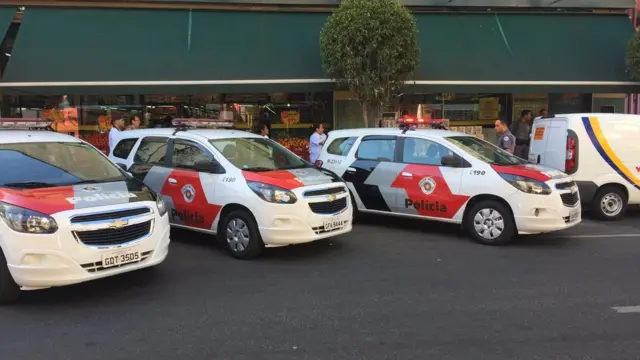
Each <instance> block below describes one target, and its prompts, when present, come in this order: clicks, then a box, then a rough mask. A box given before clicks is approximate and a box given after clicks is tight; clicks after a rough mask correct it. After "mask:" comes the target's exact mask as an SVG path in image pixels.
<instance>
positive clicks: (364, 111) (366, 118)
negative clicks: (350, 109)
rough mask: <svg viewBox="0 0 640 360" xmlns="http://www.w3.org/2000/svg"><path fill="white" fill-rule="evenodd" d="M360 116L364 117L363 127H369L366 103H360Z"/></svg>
mask: <svg viewBox="0 0 640 360" xmlns="http://www.w3.org/2000/svg"><path fill="white" fill-rule="evenodd" d="M362 118H363V119H364V127H369V121H368V118H369V114H368V111H367V104H365V103H362Z"/></svg>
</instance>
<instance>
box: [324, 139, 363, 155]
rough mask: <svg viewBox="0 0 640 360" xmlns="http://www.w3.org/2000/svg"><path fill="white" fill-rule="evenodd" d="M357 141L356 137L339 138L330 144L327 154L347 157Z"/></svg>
mask: <svg viewBox="0 0 640 360" xmlns="http://www.w3.org/2000/svg"><path fill="white" fill-rule="evenodd" d="M357 139H358V138H357V137H356V136H352V137H343V138H337V139H335V140H333V141H332V142H331V144H329V146H328V147H327V152H328V153H329V154H331V155H339V156H347V154H348V153H349V151H350V150H351V148H352V147H353V144H354V143H355V142H356V140H357Z"/></svg>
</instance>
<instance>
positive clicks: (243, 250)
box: [219, 210, 264, 260]
mask: <svg viewBox="0 0 640 360" xmlns="http://www.w3.org/2000/svg"><path fill="white" fill-rule="evenodd" d="M219 238H220V240H221V241H223V242H224V245H225V247H226V248H227V251H228V252H229V254H231V256H233V257H234V258H236V259H240V260H249V259H253V258H255V257H257V256H258V255H260V253H262V250H263V249H264V242H262V238H261V237H260V231H258V224H257V223H256V220H255V219H254V218H253V216H252V215H251V214H250V213H249V212H247V211H245V210H236V211H232V212H231V213H229V215H227V216H226V217H225V219H224V222H223V224H222V231H220V235H219Z"/></svg>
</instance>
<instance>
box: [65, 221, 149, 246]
mask: <svg viewBox="0 0 640 360" xmlns="http://www.w3.org/2000/svg"><path fill="white" fill-rule="evenodd" d="M151 223H152V221H151V220H149V221H145V222H143V223H140V224H134V225H129V226H125V227H123V228H121V229H100V230H90V231H74V235H75V236H76V238H77V239H78V240H80V241H81V242H82V243H83V244H85V245H91V246H111V245H120V244H125V243H128V242H131V241H134V240H137V239H140V238H142V237H144V236H146V235H148V234H149V233H150V232H151Z"/></svg>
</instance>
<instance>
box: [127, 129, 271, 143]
mask: <svg viewBox="0 0 640 360" xmlns="http://www.w3.org/2000/svg"><path fill="white" fill-rule="evenodd" d="M176 130H177V129H176V128H152V129H140V130H125V131H123V132H122V134H119V137H120V138H121V139H124V138H134V137H135V138H139V137H145V136H172V135H173V133H174V132H176ZM176 136H179V137H181V138H187V139H189V138H190V139H199V140H215V139H233V138H258V139H262V136H260V135H256V134H253V133H250V132H248V131H243V130H238V129H188V130H180V131H178V132H177V133H176Z"/></svg>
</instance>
